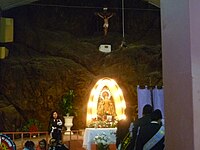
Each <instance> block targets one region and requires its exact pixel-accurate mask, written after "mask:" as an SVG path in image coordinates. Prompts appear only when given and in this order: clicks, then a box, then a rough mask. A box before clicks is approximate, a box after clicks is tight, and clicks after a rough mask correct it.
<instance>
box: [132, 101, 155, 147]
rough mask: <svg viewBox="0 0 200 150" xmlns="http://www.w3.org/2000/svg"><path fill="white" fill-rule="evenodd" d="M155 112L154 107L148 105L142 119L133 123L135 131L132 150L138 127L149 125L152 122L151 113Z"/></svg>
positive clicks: (144, 108)
mask: <svg viewBox="0 0 200 150" xmlns="http://www.w3.org/2000/svg"><path fill="white" fill-rule="evenodd" d="M152 112H153V107H152V106H151V105H149V104H146V105H145V106H144V107H143V110H142V115H143V116H142V118H139V119H138V120H136V121H135V122H134V123H133V126H134V128H133V130H132V138H131V143H130V149H131V150H133V148H134V146H135V142H136V138H137V134H138V127H142V126H145V125H147V124H148V123H150V122H151V113H152Z"/></svg>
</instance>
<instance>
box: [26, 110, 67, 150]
mask: <svg viewBox="0 0 200 150" xmlns="http://www.w3.org/2000/svg"><path fill="white" fill-rule="evenodd" d="M62 127H63V121H62V119H61V118H60V117H59V115H58V112H57V111H53V112H52V114H51V116H50V120H49V127H48V132H49V135H50V137H51V139H50V140H49V144H48V143H47V141H46V140H45V139H42V140H40V141H39V142H38V145H35V143H34V142H33V141H30V140H28V141H26V142H25V144H24V149H23V150H69V148H68V147H67V145H65V144H63V143H62Z"/></svg>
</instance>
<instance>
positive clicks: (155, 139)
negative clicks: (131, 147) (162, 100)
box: [135, 109, 165, 150]
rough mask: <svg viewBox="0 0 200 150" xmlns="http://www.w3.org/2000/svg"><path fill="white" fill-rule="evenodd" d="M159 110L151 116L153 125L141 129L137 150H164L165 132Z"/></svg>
mask: <svg viewBox="0 0 200 150" xmlns="http://www.w3.org/2000/svg"><path fill="white" fill-rule="evenodd" d="M161 119H162V114H161V111H160V110H159V109H157V110H155V111H154V112H153V113H152V115H151V120H152V121H151V123H149V124H147V125H145V126H143V127H140V129H139V134H138V137H137V141H136V148H135V150H163V149H164V138H165V131H164V126H162V122H161Z"/></svg>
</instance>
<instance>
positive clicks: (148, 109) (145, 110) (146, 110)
mask: <svg viewBox="0 0 200 150" xmlns="http://www.w3.org/2000/svg"><path fill="white" fill-rule="evenodd" d="M152 112H153V107H152V106H151V105H150V104H146V105H145V106H144V107H143V111H142V115H143V116H145V115H150V114H151V113H152Z"/></svg>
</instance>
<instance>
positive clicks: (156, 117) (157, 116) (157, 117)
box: [151, 109, 162, 122]
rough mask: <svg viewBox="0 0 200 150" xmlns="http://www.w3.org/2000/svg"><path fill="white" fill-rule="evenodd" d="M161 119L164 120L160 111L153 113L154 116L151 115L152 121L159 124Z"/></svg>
mask: <svg viewBox="0 0 200 150" xmlns="http://www.w3.org/2000/svg"><path fill="white" fill-rule="evenodd" d="M161 119H162V113H161V111H160V110H159V109H156V110H154V111H153V112H152V114H151V120H152V121H158V122H160V121H161Z"/></svg>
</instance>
